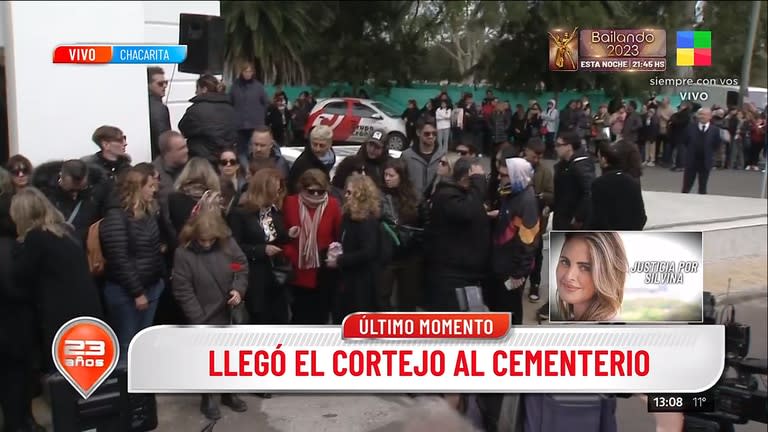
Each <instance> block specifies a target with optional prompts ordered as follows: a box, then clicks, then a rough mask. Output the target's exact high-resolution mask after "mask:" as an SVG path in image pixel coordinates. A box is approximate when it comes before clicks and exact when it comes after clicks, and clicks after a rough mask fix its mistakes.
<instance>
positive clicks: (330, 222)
mask: <svg viewBox="0 0 768 432" xmlns="http://www.w3.org/2000/svg"><path fill="white" fill-rule="evenodd" d="M308 210H309V215H310V216H312V215H314V214H315V209H312V208H310V209H308ZM341 216H342V213H341V206H340V205H339V202H338V201H337V200H336V198H334V197H331V196H329V197H328V205H327V206H325V212H324V213H323V217H322V218H321V219H320V223H319V224H318V226H317V248H318V250H323V249H328V246H330V245H331V243H333V242H335V241H339V239H340V238H341ZM283 217H284V218H285V226H286V227H287V228H288V229H290V228H291V227H294V226H301V222H300V220H299V196H298V195H290V196H287V197H285V201H284V202H283ZM283 250H284V251H285V256H286V257H287V258H288V259H289V260H291V264H293V268H294V270H296V273H295V275H294V278H293V282H291V283H292V284H293V285H297V286H300V287H304V288H310V289H312V288H317V269H304V270H299V238H298V237H296V238H295V239H291V242H290V243H288V244H287V245H285V247H284V248H283Z"/></svg>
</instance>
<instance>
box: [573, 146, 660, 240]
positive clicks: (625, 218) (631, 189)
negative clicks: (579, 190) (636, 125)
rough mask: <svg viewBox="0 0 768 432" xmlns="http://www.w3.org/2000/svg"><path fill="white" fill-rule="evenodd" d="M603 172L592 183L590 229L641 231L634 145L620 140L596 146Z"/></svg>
mask: <svg viewBox="0 0 768 432" xmlns="http://www.w3.org/2000/svg"><path fill="white" fill-rule="evenodd" d="M600 165H601V167H602V169H603V174H602V175H601V176H600V177H599V178H597V179H595V181H594V182H592V218H591V221H590V222H589V223H588V225H589V228H590V229H591V230H602V231H632V230H642V229H643V227H644V226H645V222H646V221H647V220H648V218H647V216H646V214H645V204H644V202H643V191H642V188H641V187H640V176H641V175H642V172H643V168H642V157H641V156H640V151H639V150H638V148H637V146H636V145H634V144H632V143H630V142H627V141H623V140H619V141H616V142H613V143H605V144H604V145H603V146H602V148H601V149H600Z"/></svg>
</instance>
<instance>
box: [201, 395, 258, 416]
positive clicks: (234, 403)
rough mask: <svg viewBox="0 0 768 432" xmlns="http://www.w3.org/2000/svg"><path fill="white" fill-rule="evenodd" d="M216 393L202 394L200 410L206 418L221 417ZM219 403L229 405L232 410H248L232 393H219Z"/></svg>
mask: <svg viewBox="0 0 768 432" xmlns="http://www.w3.org/2000/svg"><path fill="white" fill-rule="evenodd" d="M217 397H218V395H212V394H204V395H203V400H202V401H200V412H201V413H203V415H204V416H205V418H207V419H208V420H218V419H220V418H221V410H220V409H219V403H218V401H217ZM221 404H222V405H224V406H227V407H229V409H231V410H232V411H234V412H245V411H248V405H247V404H246V403H245V401H243V400H242V399H240V398H239V397H237V395H234V394H223V395H221Z"/></svg>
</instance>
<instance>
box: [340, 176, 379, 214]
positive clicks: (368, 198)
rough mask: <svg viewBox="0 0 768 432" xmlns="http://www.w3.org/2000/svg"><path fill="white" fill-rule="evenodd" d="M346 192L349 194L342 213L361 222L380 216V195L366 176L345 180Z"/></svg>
mask: <svg viewBox="0 0 768 432" xmlns="http://www.w3.org/2000/svg"><path fill="white" fill-rule="evenodd" d="M347 190H349V191H350V192H351V194H350V195H349V196H347V197H346V200H345V202H344V211H345V212H346V213H348V214H349V216H350V217H351V218H352V219H353V220H356V221H362V220H365V219H368V218H369V217H371V216H373V217H376V218H378V217H379V215H380V214H381V194H380V193H379V189H378V188H377V187H376V184H375V183H374V182H373V180H371V178H370V177H368V176H352V177H350V178H348V179H347Z"/></svg>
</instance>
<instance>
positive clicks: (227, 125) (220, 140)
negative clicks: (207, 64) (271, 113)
mask: <svg viewBox="0 0 768 432" xmlns="http://www.w3.org/2000/svg"><path fill="white" fill-rule="evenodd" d="M189 101H190V102H192V105H191V106H190V107H189V108H187V111H186V112H185V113H184V116H183V117H182V118H181V120H180V121H179V131H180V132H181V133H182V134H184V137H186V138H187V146H188V147H189V156H190V157H202V158H205V159H207V160H208V161H210V162H211V164H213V165H216V164H218V159H217V158H218V157H219V153H221V150H222V149H223V148H225V147H228V146H232V145H235V144H236V143H237V130H238V125H237V114H236V112H235V108H234V107H233V106H232V99H231V98H230V96H229V95H228V94H226V93H224V85H223V84H221V83H220V82H219V80H218V79H216V77H214V76H212V75H203V76H202V77H200V79H198V80H197V91H196V92H195V97H193V98H192V99H190V100H189Z"/></svg>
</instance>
